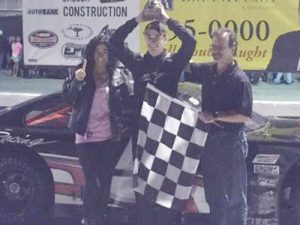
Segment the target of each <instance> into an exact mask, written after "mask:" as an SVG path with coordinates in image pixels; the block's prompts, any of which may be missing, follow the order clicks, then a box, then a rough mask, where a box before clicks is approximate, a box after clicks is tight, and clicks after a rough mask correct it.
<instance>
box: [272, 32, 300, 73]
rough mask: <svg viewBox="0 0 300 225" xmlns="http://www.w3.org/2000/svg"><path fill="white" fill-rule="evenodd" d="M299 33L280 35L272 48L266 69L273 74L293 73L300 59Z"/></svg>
mask: <svg viewBox="0 0 300 225" xmlns="http://www.w3.org/2000/svg"><path fill="white" fill-rule="evenodd" d="M299 42H300V31H292V32H288V33H286V34H282V35H280V36H279V37H278V38H277V39H276V41H275V43H274V46H273V51H272V58H271V60H270V62H269V64H268V66H267V68H266V70H268V71H274V72H295V71H297V65H298V61H299V57H300V45H299Z"/></svg>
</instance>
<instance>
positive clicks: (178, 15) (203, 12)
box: [141, 0, 300, 71]
mask: <svg viewBox="0 0 300 225" xmlns="http://www.w3.org/2000/svg"><path fill="white" fill-rule="evenodd" d="M145 2H146V1H143V4H145ZM163 2H167V4H168V5H169V8H170V9H169V11H168V14H169V15H170V16H171V17H172V18H175V19H177V20H179V21H180V22H181V23H182V24H184V25H185V27H186V28H188V29H189V30H190V31H191V32H192V33H193V35H194V36H195V38H196V39H197V47H196V50H195V53H194V57H193V58H192V60H193V61H195V62H207V61H211V60H212V57H211V37H210V34H211V32H212V31H214V30H216V29H217V28H219V27H221V26H226V27H229V28H231V29H233V30H235V31H236V33H237V36H238V41H239V46H238V51H237V55H236V59H237V60H238V61H239V63H240V66H241V67H242V68H243V69H245V70H265V69H266V68H267V66H268V64H269V61H270V59H271V56H272V49H273V45H274V43H275V40H276V39H277V38H278V37H279V36H280V35H282V34H285V33H288V32H291V31H296V30H299V32H298V34H294V35H297V37H298V38H295V37H292V38H291V39H290V41H288V43H286V42H281V43H279V44H280V45H288V46H289V49H290V50H292V52H295V54H296V55H293V54H291V53H290V55H286V54H285V55H283V54H284V53H282V51H280V50H276V53H278V54H279V55H281V57H282V58H286V61H290V60H292V61H293V62H290V63H288V62H287V63H284V64H283V65H281V66H280V67H281V70H282V71H290V70H296V66H297V63H298V60H299V52H300V45H299V43H300V25H299V17H298V7H299V0H164V1H163ZM142 30H143V29H141V31H142ZM168 38H169V41H168V44H167V49H168V50H169V51H170V52H176V51H178V49H179V47H180V42H179V40H178V38H176V37H175V36H174V34H173V33H172V32H170V33H169V35H168ZM142 43H143V42H142ZM142 49H143V50H145V49H146V47H145V45H143V46H142ZM289 49H287V50H286V51H285V52H288V51H289ZM293 57H294V58H296V59H293ZM282 63H283V62H282ZM274 64H277V65H278V62H275V63H274ZM289 64H291V65H289ZM269 69H270V70H276V69H277V70H279V68H278V67H277V68H274V66H272V68H269Z"/></svg>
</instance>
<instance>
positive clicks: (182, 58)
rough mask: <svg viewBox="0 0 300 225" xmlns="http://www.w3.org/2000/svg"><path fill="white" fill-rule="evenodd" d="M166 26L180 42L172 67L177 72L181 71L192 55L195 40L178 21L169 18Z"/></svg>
mask: <svg viewBox="0 0 300 225" xmlns="http://www.w3.org/2000/svg"><path fill="white" fill-rule="evenodd" d="M166 24H167V25H168V27H169V29H170V30H171V31H173V32H174V33H175V35H176V36H177V37H178V38H179V39H180V40H181V42H182V44H181V46H180V49H179V50H178V52H177V53H175V54H174V55H173V64H174V66H175V67H176V68H178V69H179V70H182V69H183V68H184V67H185V65H186V64H187V63H188V62H189V60H190V59H191V57H192V55H193V53H194V50H195V47H196V39H195V38H194V37H193V35H192V34H191V33H190V32H189V31H188V30H187V29H186V28H185V27H184V26H182V25H181V24H180V23H179V22H178V21H176V20H173V19H172V18H169V19H168V20H167V22H166Z"/></svg>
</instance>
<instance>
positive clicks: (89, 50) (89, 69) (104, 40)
mask: <svg viewBox="0 0 300 225" xmlns="http://www.w3.org/2000/svg"><path fill="white" fill-rule="evenodd" d="M109 39H110V35H108V34H102V33H100V34H99V35H97V36H96V37H94V38H93V39H91V40H90V41H89V43H88V44H87V46H86V49H85V53H84V58H85V59H86V60H87V65H86V74H87V77H86V81H87V82H88V83H89V84H94V77H93V75H92V74H93V68H94V66H95V60H94V54H95V50H96V47H97V46H98V45H99V44H105V45H106V46H107V48H108V64H107V72H108V75H109V78H110V79H111V77H112V75H113V73H114V71H115V69H116V67H117V59H116V57H114V56H113V55H112V53H111V51H110V47H109Z"/></svg>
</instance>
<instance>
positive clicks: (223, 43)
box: [212, 33, 234, 62]
mask: <svg viewBox="0 0 300 225" xmlns="http://www.w3.org/2000/svg"><path fill="white" fill-rule="evenodd" d="M228 41H229V38H228V35H226V33H225V34H223V36H222V37H213V39H212V56H213V59H214V60H215V61H216V62H218V61H219V62H221V61H232V60H233V54H234V49H233V48H230V47H229V45H228Z"/></svg>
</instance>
